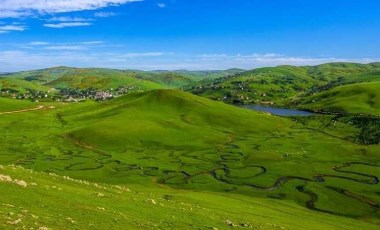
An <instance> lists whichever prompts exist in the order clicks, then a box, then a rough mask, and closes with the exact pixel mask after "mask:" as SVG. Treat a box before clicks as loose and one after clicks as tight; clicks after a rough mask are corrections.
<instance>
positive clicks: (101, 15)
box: [94, 12, 117, 18]
mask: <svg viewBox="0 0 380 230" xmlns="http://www.w3.org/2000/svg"><path fill="white" fill-rule="evenodd" d="M116 15H117V13H114V12H96V13H94V16H95V17H97V18H108V17H113V16H116Z"/></svg>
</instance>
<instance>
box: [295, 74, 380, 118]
mask: <svg viewBox="0 0 380 230" xmlns="http://www.w3.org/2000/svg"><path fill="white" fill-rule="evenodd" d="M299 107H300V108H306V109H309V110H314V111H327V112H342V113H356V114H363V113H367V114H374V115H380V81H379V82H369V83H357V84H349V85H343V86H338V87H335V88H332V89H329V90H327V91H323V92H321V93H318V94H315V95H313V96H309V97H306V98H303V99H301V102H300V104H299Z"/></svg>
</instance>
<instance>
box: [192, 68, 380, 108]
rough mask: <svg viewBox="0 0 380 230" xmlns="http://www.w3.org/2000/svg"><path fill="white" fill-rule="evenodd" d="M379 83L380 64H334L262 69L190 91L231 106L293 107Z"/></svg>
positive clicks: (215, 81)
mask: <svg viewBox="0 0 380 230" xmlns="http://www.w3.org/2000/svg"><path fill="white" fill-rule="evenodd" d="M376 81H380V64H379V63H372V64H367V65H365V64H355V63H330V64H324V65H319V66H303V67H294V66H278V67H268V68H259V69H255V70H252V71H247V72H244V73H240V74H236V75H234V76H229V77H225V78H219V79H216V80H205V81H201V82H199V83H197V84H195V85H192V86H191V87H188V88H187V90H188V91H191V92H193V93H196V94H198V95H202V96H206V97H208V98H211V99H214V100H223V101H225V102H228V103H255V104H274V105H278V106H289V105H290V104H291V103H292V101H293V100H294V99H296V98H302V97H304V96H307V95H311V94H314V93H320V92H323V91H325V90H328V89H331V88H333V87H336V86H339V85H344V84H352V83H359V82H376Z"/></svg>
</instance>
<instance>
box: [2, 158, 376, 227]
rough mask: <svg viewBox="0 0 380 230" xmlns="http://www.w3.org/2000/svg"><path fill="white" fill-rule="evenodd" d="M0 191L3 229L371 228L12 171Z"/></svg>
mask: <svg viewBox="0 0 380 230" xmlns="http://www.w3.org/2000/svg"><path fill="white" fill-rule="evenodd" d="M0 189H1V191H2V195H1V197H0V228H1V229H23V228H28V229H29V228H34V229H40V230H46V229H89V228H91V229H108V228H110V227H111V228H112V229H229V228H231V227H234V228H236V229H377V226H375V225H371V224H368V223H362V222H357V221H355V220H352V219H349V218H344V217H337V216H331V215H328V214H323V213H318V212H313V211H310V210H307V209H305V208H302V207H299V206H298V205H296V204H292V203H289V202H284V201H281V200H269V199H260V198H253V197H246V196H240V195H234V194H222V193H211V192H193V191H184V190H174V189H170V188H167V187H157V186H156V187H152V186H138V185H129V184H128V185H122V186H120V185H109V184H102V183H91V182H88V181H83V180H75V179H72V178H70V177H66V176H65V177H61V176H57V175H55V174H47V173H39V172H34V171H31V170H25V169H23V168H21V167H17V166H0ZM301 216H302V218H300V217H301ZM294 218H297V221H295V220H294Z"/></svg>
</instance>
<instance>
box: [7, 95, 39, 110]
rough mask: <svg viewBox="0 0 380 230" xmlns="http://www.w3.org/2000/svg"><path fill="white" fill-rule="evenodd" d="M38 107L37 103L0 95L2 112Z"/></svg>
mask: <svg viewBox="0 0 380 230" xmlns="http://www.w3.org/2000/svg"><path fill="white" fill-rule="evenodd" d="M34 107H37V103H32V102H28V101H19V100H15V99H8V98H2V97H0V113H1V112H7V111H14V110H18V109H29V108H34Z"/></svg>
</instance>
